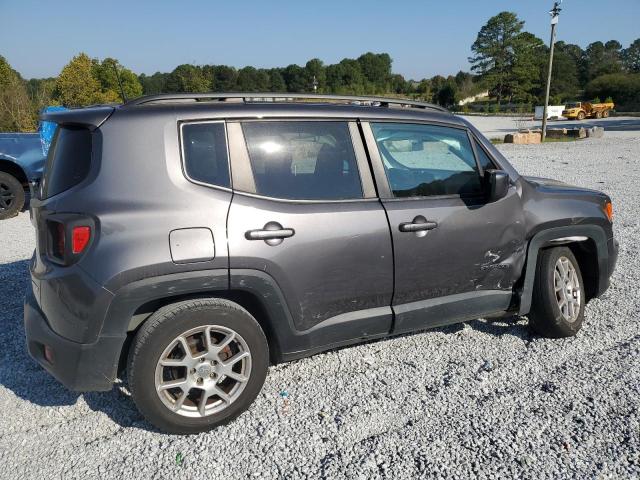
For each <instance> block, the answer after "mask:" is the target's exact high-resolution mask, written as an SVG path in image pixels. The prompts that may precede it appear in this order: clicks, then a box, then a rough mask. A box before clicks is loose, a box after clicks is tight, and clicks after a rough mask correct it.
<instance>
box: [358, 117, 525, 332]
mask: <svg viewBox="0 0 640 480" xmlns="http://www.w3.org/2000/svg"><path fill="white" fill-rule="evenodd" d="M363 129H364V133H365V137H366V138H367V144H368V147H369V150H370V152H372V155H371V157H372V161H373V162H374V168H375V169H376V179H377V181H378V185H379V190H380V192H381V196H383V197H386V198H383V199H382V203H383V205H384V208H385V209H386V211H387V214H388V217H389V224H390V227H391V232H392V236H393V245H394V252H395V290H394V296H393V310H394V312H395V314H396V322H395V332H403V331H409V330H414V329H418V328H425V327H431V326H438V325H443V324H447V323H451V322H456V321H462V320H469V319H472V318H477V317H479V316H482V315H486V314H490V313H496V312H499V311H503V310H506V309H507V308H508V307H509V303H510V301H511V296H512V287H513V284H514V282H515V281H516V280H517V278H518V277H519V273H520V271H521V269H522V266H523V262H524V253H525V251H524V246H523V240H524V224H523V213H522V207H521V203H520V197H519V196H518V194H517V192H516V189H515V187H512V188H510V190H509V193H508V195H507V196H506V197H504V198H502V199H500V200H498V201H495V202H489V201H487V200H486V199H485V198H486V196H485V192H484V191H483V190H484V187H483V182H482V171H483V170H484V169H487V168H496V166H495V165H493V164H492V162H493V161H492V160H491V159H490V158H489V156H488V154H487V153H486V152H485V151H484V150H482V149H481V147H480V145H479V144H475V140H474V139H473V138H472V137H471V135H470V134H469V133H468V131H467V130H466V129H465V128H460V127H454V126H450V127H449V126H442V125H429V124H408V123H407V124H403V123H382V122H381V123H376V122H372V123H370V124H368V123H367V124H364V125H363ZM476 156H477V158H478V160H476ZM385 190H386V192H385Z"/></svg>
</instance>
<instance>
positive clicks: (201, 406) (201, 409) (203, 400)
mask: <svg viewBox="0 0 640 480" xmlns="http://www.w3.org/2000/svg"><path fill="white" fill-rule="evenodd" d="M207 400H209V395H208V394H207V392H206V391H205V390H203V391H202V395H201V396H200V401H199V402H198V413H200V416H201V417H204V416H205V414H206V408H207Z"/></svg>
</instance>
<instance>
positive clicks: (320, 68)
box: [304, 58, 327, 93]
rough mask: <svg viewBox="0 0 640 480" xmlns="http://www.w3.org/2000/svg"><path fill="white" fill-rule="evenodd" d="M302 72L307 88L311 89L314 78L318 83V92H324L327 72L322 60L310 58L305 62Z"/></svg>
mask: <svg viewBox="0 0 640 480" xmlns="http://www.w3.org/2000/svg"><path fill="white" fill-rule="evenodd" d="M304 72H305V79H306V83H307V89H308V90H310V91H313V79H314V78H315V79H316V82H317V84H318V92H320V93H321V92H324V90H325V88H326V85H327V72H326V71H325V68H324V64H323V63H322V60H320V59H318V58H312V59H311V60H309V61H308V62H307V63H306V64H305V66H304Z"/></svg>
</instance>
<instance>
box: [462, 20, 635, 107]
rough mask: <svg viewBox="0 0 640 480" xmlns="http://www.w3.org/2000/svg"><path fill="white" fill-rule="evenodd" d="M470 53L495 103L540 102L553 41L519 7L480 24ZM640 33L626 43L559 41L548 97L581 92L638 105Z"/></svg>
mask: <svg viewBox="0 0 640 480" xmlns="http://www.w3.org/2000/svg"><path fill="white" fill-rule="evenodd" d="M471 50H472V52H473V56H471V57H470V58H469V62H470V63H471V71H472V72H473V73H474V74H476V75H477V77H476V81H477V82H478V83H481V84H483V85H485V86H486V87H487V88H488V90H489V93H490V95H491V96H492V97H493V98H495V99H496V101H497V103H498V104H500V103H501V102H508V103H512V102H514V103H534V102H535V103H542V101H543V100H544V89H545V85H546V79H547V75H548V68H549V67H548V58H549V47H548V46H547V45H546V44H545V43H544V42H543V41H542V40H541V39H540V38H538V37H536V36H535V35H533V34H531V33H529V32H527V31H525V30H524V22H523V21H521V20H520V19H519V18H518V17H517V15H516V14H515V13H512V12H501V13H499V14H498V15H496V16H494V17H492V18H491V19H489V21H488V22H487V23H486V24H485V25H484V26H483V27H482V28H481V29H480V32H479V33H478V36H477V38H476V41H475V42H474V43H473V45H472V46H471ZM639 74H640V39H637V40H635V41H634V42H632V43H631V44H630V45H629V46H628V47H627V48H623V46H622V45H621V44H620V42H618V41H617V40H609V41H607V42H606V43H603V42H601V41H598V42H593V43H591V44H589V45H588V46H587V47H586V48H585V49H582V48H581V47H580V46H579V45H574V44H569V43H565V42H563V41H559V42H557V43H556V44H555V54H554V60H553V69H552V72H551V91H550V102H551V103H552V104H562V103H566V102H567V101H569V100H574V99H577V98H578V97H583V98H584V99H586V100H591V99H593V98H596V97H601V98H602V99H604V98H606V97H611V98H613V99H614V100H615V101H616V102H617V103H618V104H619V106H621V107H623V108H627V109H632V108H635V109H640V75H639Z"/></svg>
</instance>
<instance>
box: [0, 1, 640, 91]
mask: <svg viewBox="0 0 640 480" xmlns="http://www.w3.org/2000/svg"><path fill="white" fill-rule="evenodd" d="M552 3H553V2H552V1H551V0H446V1H434V0H421V1H419V0H406V1H403V0H395V1H391V0H387V1H385V2H381V1H378V0H368V1H362V0H340V1H334V0H315V1H303V0H298V1H290V0H262V1H258V0H256V1H249V0H245V1H237V0H236V1H234V0H226V1H221V0H208V1H205V0H182V1H178V0H174V1H168V0H154V1H151V0H129V1H126V2H125V1H120V0H113V1H95V0H84V1H76V0H57V1H51V0H48V1H41V0H0V55H2V56H4V57H5V58H6V59H7V60H8V61H9V63H10V64H11V65H12V66H13V68H14V69H16V70H18V71H19V72H20V73H21V74H22V76H23V77H24V78H34V77H37V78H39V77H48V76H55V75H57V74H58V73H59V72H60V70H61V69H62V67H63V66H64V65H65V64H66V63H67V62H68V61H69V60H70V59H71V58H72V57H73V56H74V55H76V54H78V53H79V52H85V53H87V54H88V55H89V56H91V57H98V58H104V57H107V56H109V57H114V58H117V59H118V60H119V61H120V63H121V64H122V65H124V66H126V67H127V68H130V69H132V70H133V71H134V72H136V73H146V74H152V73H154V72H156V71H164V72H167V71H171V70H173V68H175V67H176V66H177V65H179V64H182V63H192V64H197V65H201V64H226V65H232V66H235V67H243V66H246V65H252V66H255V67H264V68H270V67H284V66H287V65H289V64H292V63H297V64H300V65H304V63H306V61H307V60H309V59H310V58H314V57H317V58H320V59H321V60H322V61H324V62H325V63H327V64H330V63H336V62H339V61H340V60H341V59H342V58H345V57H349V58H355V57H358V56H359V55H360V54H362V53H364V52H367V51H372V52H376V53H381V52H387V53H389V54H390V55H391V57H392V58H393V71H394V73H401V74H402V75H404V76H405V77H407V78H413V79H421V78H425V77H432V76H434V75H437V74H441V75H448V74H455V73H456V72H458V71H459V70H466V71H468V70H469V68H470V66H469V62H468V60H467V59H468V57H469V56H470V55H471V44H472V43H473V42H474V40H475V38H476V36H477V33H478V31H479V30H480V28H481V27H482V25H484V24H485V23H486V21H487V20H488V19H489V18H490V17H491V16H493V15H495V14H497V13H499V12H501V11H504V10H509V11H513V12H515V13H516V14H517V15H518V16H519V17H520V19H522V20H524V21H525V22H526V23H525V29H526V30H527V31H530V32H531V33H533V34H535V35H537V36H538V37H540V38H542V39H543V40H545V42H548V38H549V28H550V27H549V18H550V17H549V14H548V11H549V10H550V8H551V6H552ZM562 8H563V11H562V14H561V16H560V23H559V25H558V40H564V41H565V42H568V43H577V44H579V45H580V46H582V47H583V48H584V47H586V46H587V45H588V44H589V43H591V42H594V41H597V40H602V41H606V40H610V39H616V40H618V41H619V42H620V43H622V45H623V46H625V47H626V46H628V45H629V43H631V42H632V41H633V40H635V39H636V38H639V37H640V0H565V1H564V2H563V4H562Z"/></svg>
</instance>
